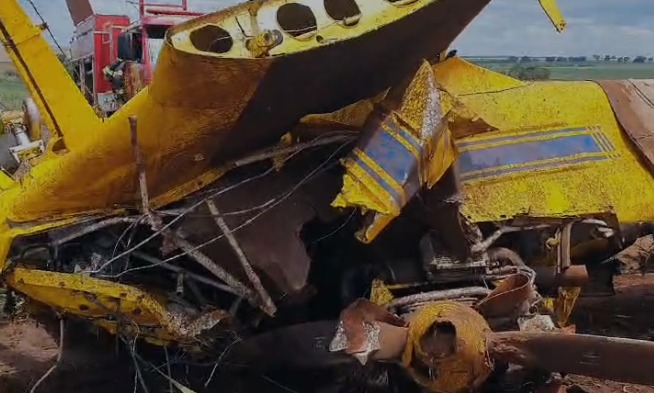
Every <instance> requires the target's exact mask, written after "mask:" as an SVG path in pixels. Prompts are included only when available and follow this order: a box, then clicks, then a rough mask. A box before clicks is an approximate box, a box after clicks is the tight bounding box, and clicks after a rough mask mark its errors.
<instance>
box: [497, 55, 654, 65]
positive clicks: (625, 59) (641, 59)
mask: <svg viewBox="0 0 654 393" xmlns="http://www.w3.org/2000/svg"><path fill="white" fill-rule="evenodd" d="M543 60H544V61H545V62H547V63H585V62H587V61H589V60H594V61H615V62H618V63H652V62H654V57H647V56H636V57H634V58H631V57H629V56H620V57H618V56H612V55H604V56H601V55H593V57H592V58H590V59H589V58H588V57H587V56H546V57H532V56H509V57H507V58H504V59H501V60H494V62H497V63H511V64H516V63H520V64H522V63H534V62H542V61H543Z"/></svg>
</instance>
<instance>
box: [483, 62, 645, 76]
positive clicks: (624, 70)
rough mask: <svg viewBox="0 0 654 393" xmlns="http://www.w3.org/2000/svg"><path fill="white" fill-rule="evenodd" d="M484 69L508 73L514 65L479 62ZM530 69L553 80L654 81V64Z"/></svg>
mask: <svg viewBox="0 0 654 393" xmlns="http://www.w3.org/2000/svg"><path fill="white" fill-rule="evenodd" d="M478 64H479V65H481V66H482V67H486V68H489V69H491V70H494V71H499V72H508V71H509V70H510V69H511V67H513V66H514V65H515V64H514V63H503V62H486V61H484V62H478ZM524 65H525V66H529V67H541V68H546V69H548V70H549V71H550V79H552V80H588V79H629V78H634V79H654V63H645V64H634V63H626V64H622V63H617V62H609V63H605V62H585V63H578V64H575V63H555V64H552V63H547V62H529V63H524Z"/></svg>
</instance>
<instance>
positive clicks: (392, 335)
mask: <svg viewBox="0 0 654 393" xmlns="http://www.w3.org/2000/svg"><path fill="white" fill-rule="evenodd" d="M406 325H407V324H406V322H405V321H404V320H402V319H401V318H399V317H398V316H396V315H395V314H391V313H390V312H388V311H386V309H384V308H383V307H381V306H378V305H376V304H375V303H372V302H371V301H368V300H366V299H359V300H357V301H356V302H354V303H353V304H351V305H350V306H349V307H347V308H346V309H345V310H343V312H342V313H341V316H340V318H339V324H338V327H337V330H336V333H335V335H334V338H333V339H332V342H331V344H330V345H329V350H330V351H332V352H340V351H344V352H345V353H346V354H348V355H352V356H353V357H355V358H356V359H357V360H359V362H361V363H362V364H365V363H366V362H367V361H368V358H369V357H370V356H372V355H373V354H375V353H376V352H379V351H381V352H382V355H381V358H388V359H390V358H392V357H393V354H395V355H399V354H400V353H401V352H402V350H403V348H404V343H405V340H406Z"/></svg>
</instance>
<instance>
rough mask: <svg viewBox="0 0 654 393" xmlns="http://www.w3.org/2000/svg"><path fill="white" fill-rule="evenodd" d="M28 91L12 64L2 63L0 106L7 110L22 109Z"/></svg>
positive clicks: (0, 67)
mask: <svg viewBox="0 0 654 393" xmlns="http://www.w3.org/2000/svg"><path fill="white" fill-rule="evenodd" d="M25 97H27V89H26V88H25V85H24V84H23V82H22V81H21V80H20V78H19V77H18V75H17V74H16V72H15V70H14V67H13V65H12V64H11V63H0V104H2V106H4V108H5V109H6V110H16V109H20V108H21V105H22V102H23V99H24V98H25Z"/></svg>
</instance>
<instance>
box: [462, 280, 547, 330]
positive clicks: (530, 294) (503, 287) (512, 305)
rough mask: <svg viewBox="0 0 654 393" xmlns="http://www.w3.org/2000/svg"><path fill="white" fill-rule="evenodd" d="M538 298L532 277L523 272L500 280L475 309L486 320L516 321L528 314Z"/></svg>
mask: <svg viewBox="0 0 654 393" xmlns="http://www.w3.org/2000/svg"><path fill="white" fill-rule="evenodd" d="M538 298H539V296H538V293H537V292H536V288H535V286H534V275H533V274H531V275H530V274H528V273H526V272H525V273H519V274H514V275H512V276H509V277H507V278H506V279H504V280H502V281H501V282H500V283H499V284H498V285H497V287H496V288H495V289H494V290H493V291H492V292H491V293H490V294H488V296H487V297H486V298H484V299H482V300H481V301H480V302H479V303H477V305H476V306H475V308H476V309H477V311H479V312H480V313H481V314H482V315H483V316H485V317H486V318H511V319H516V318H517V317H519V316H521V315H526V314H528V313H529V309H530V308H531V306H532V305H533V304H534V303H535V302H536V300H537V299H538Z"/></svg>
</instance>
